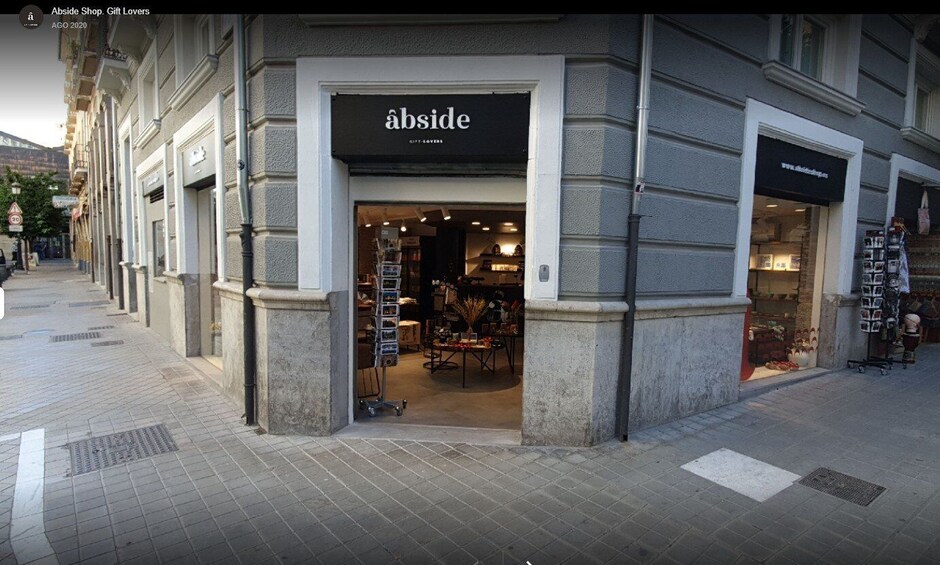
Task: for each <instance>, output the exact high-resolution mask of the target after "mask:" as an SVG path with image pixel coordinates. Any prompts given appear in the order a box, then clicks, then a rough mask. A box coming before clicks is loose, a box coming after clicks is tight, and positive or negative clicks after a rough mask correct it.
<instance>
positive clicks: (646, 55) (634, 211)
mask: <svg viewBox="0 0 940 565" xmlns="http://www.w3.org/2000/svg"><path fill="white" fill-rule="evenodd" d="M653 23H654V15H653V14H643V32H642V33H643V39H642V41H643V46H642V48H641V51H640V85H639V91H640V92H639V101H638V103H637V107H636V155H635V160H634V163H633V195H632V199H631V202H630V215H629V216H628V218H627V236H628V238H629V239H628V242H627V280H626V292H627V296H626V298H627V315H626V318H625V319H624V327H623V344H622V346H621V356H620V382H619V383H618V385H619V386H618V388H617V436H618V439H619V440H620V441H627V432H628V428H629V426H630V389H631V381H632V379H633V334H634V327H635V325H634V322H635V320H636V263H637V252H638V250H639V243H640V242H639V239H640V218H641V217H642V216H641V215H640V196H642V194H643V190H644V187H645V185H646V142H647V139H648V137H649V110H650V80H651V75H652V67H653Z"/></svg>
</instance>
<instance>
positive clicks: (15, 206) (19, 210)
mask: <svg viewBox="0 0 940 565" xmlns="http://www.w3.org/2000/svg"><path fill="white" fill-rule="evenodd" d="M10 214H20V215H22V214H23V209H22V208H20V205H19V204H17V203H16V202H14V203H13V204H10V209H9V210H7V215H8V216H9V215H10Z"/></svg>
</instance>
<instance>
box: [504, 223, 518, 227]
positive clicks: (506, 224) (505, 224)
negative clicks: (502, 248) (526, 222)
mask: <svg viewBox="0 0 940 565" xmlns="http://www.w3.org/2000/svg"><path fill="white" fill-rule="evenodd" d="M503 225H504V226H506V227H507V228H508V227H509V226H514V225H516V224H514V223H512V222H503Z"/></svg>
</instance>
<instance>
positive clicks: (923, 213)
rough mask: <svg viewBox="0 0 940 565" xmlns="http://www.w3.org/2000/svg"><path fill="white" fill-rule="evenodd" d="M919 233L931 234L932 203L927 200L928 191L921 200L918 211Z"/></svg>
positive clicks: (925, 191)
mask: <svg viewBox="0 0 940 565" xmlns="http://www.w3.org/2000/svg"><path fill="white" fill-rule="evenodd" d="M917 233H919V234H920V235H927V234H929V233H930V203H929V202H928V200H927V189H926V188H925V189H924V195H923V196H921V198H920V208H918V209H917Z"/></svg>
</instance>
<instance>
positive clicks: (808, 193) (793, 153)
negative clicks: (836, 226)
mask: <svg viewBox="0 0 940 565" xmlns="http://www.w3.org/2000/svg"><path fill="white" fill-rule="evenodd" d="M847 167H848V161H846V160H845V159H840V158H838V157H833V156H832V155H826V154H825V153H820V152H818V151H813V150H812V149H807V148H805V147H800V146H799V145H794V144H792V143H787V142H786V141H781V140H779V139H773V138H771V137H767V136H764V135H761V136H759V137H758V138H757V170H756V171H755V175H754V192H755V193H756V194H762V195H764V196H772V197H775V198H783V199H785V200H796V201H798V202H807V203H809V204H820V205H823V206H826V205H828V204H829V203H830V202H842V200H843V199H844V198H845V173H846V169H847Z"/></svg>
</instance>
